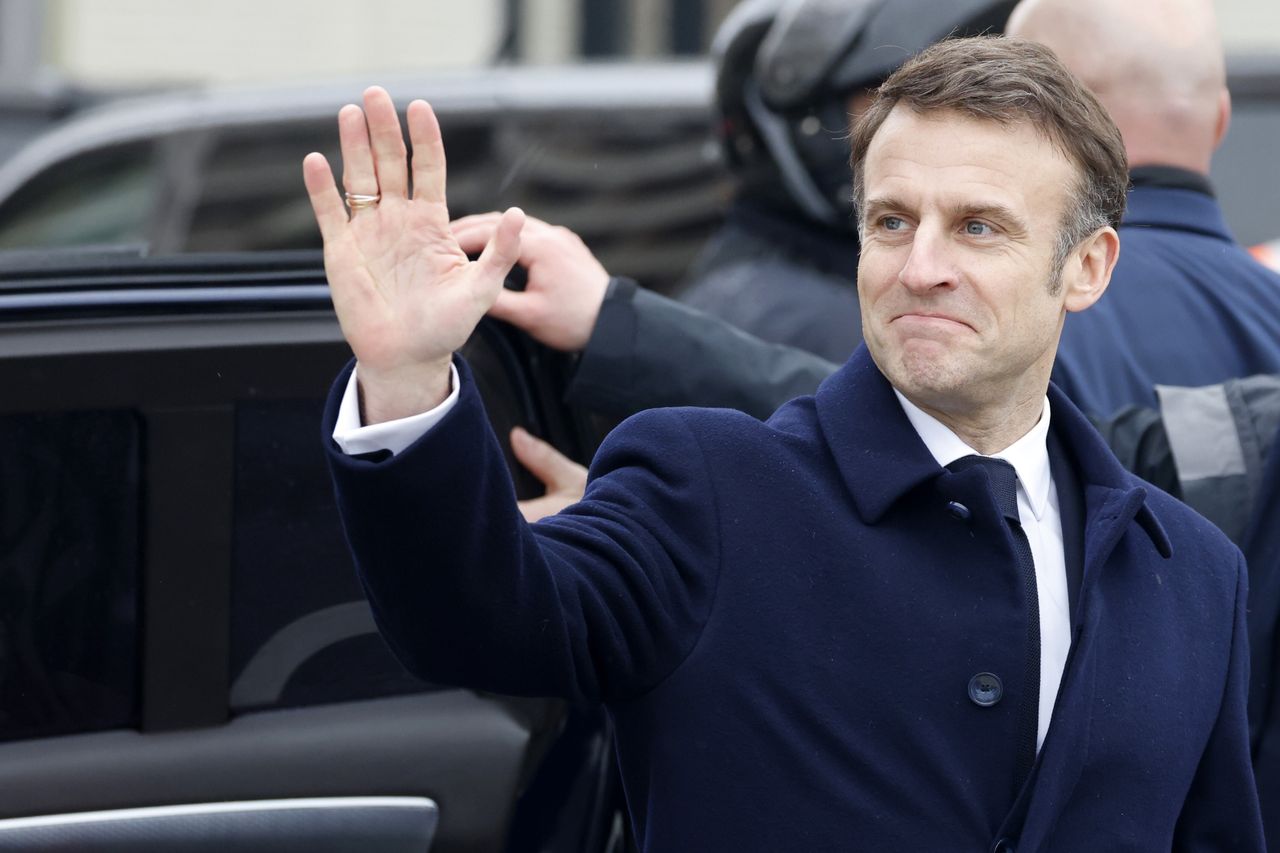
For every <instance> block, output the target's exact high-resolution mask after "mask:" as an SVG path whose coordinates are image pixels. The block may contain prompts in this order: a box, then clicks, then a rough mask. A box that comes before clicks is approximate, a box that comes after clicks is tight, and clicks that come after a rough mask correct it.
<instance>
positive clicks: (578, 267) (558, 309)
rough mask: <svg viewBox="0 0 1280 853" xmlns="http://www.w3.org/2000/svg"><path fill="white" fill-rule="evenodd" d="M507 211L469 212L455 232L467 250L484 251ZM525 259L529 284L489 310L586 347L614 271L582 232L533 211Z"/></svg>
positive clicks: (540, 335) (568, 345) (524, 239)
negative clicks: (552, 222) (537, 216)
mask: <svg viewBox="0 0 1280 853" xmlns="http://www.w3.org/2000/svg"><path fill="white" fill-rule="evenodd" d="M503 215H505V214H498V213H482V214H479V215H476V216H464V217H463V218H461V219H459V220H457V221H456V222H454V223H453V234H454V236H455V237H456V238H457V239H458V242H459V243H460V244H461V245H462V248H463V250H464V251H467V252H472V253H475V252H478V251H480V249H481V248H483V247H484V246H485V245H486V244H488V243H490V242H491V241H492V240H493V239H494V236H495V235H496V234H497V232H498V228H499V225H500V223H501V222H502V221H503V220H502V216H503ZM519 262H520V264H521V266H523V267H524V268H525V269H526V270H527V271H528V273H529V282H528V284H527V285H526V287H525V289H524V290H523V291H514V290H504V291H503V292H502V293H500V294H498V298H497V300H496V301H495V302H494V303H493V307H492V308H491V309H490V311H489V313H490V314H492V315H493V316H494V317H497V318H498V319H499V320H505V321H507V322H508V323H511V324H512V325H513V326H517V327H518V328H520V329H523V330H524V331H526V332H528V333H529V334H530V335H531V336H532V337H533V338H534V339H535V340H537V341H540V342H541V343H544V344H546V345H547V346H549V347H552V348H553V349H558V350H564V351H566V352H577V351H578V350H581V349H582V348H583V347H585V346H586V345H587V341H588V340H590V338H591V332H592V330H593V329H594V328H595V325H596V318H597V317H599V316H600V304H601V303H602V302H604V294H605V290H606V289H607V287H608V285H609V273H608V272H606V271H605V268H604V267H603V266H601V265H600V262H599V261H598V260H596V257H595V255H593V254H591V250H590V249H588V248H587V247H586V244H585V243H583V242H582V239H581V238H580V237H578V235H577V234H575V233H573V232H572V231H570V230H569V229H568V228H564V227H563V226H558V225H548V224H547V223H546V222H543V221H541V220H539V219H533V218H532V217H530V218H529V219H528V221H527V222H526V223H525V227H524V232H523V233H522V235H521V241H520V256H519Z"/></svg>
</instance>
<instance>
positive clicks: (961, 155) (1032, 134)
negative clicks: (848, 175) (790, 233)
mask: <svg viewBox="0 0 1280 853" xmlns="http://www.w3.org/2000/svg"><path fill="white" fill-rule="evenodd" d="M1076 180H1077V169H1076V167H1075V165H1074V164H1073V163H1072V162H1071V161H1070V160H1069V159H1068V158H1067V157H1066V155H1064V154H1063V153H1062V152H1061V151H1059V150H1058V148H1057V147H1056V146H1054V145H1053V144H1052V143H1051V142H1050V141H1049V139H1048V138H1047V137H1046V135H1045V134H1044V133H1042V132H1041V131H1040V130H1039V129H1038V128H1037V127H1036V126H1035V125H1033V124H1032V123H1030V122H1027V121H1024V122H1017V123H1012V124H1001V123H999V122H995V121H989V120H985V119H978V118H974V117H972V116H968V115H965V114H963V113H959V112H956V111H953V110H939V111H933V112H928V113H918V112H916V111H915V110H913V109H911V108H909V107H906V106H903V105H901V104H899V105H898V106H896V107H894V109H893V111H892V112H890V113H889V115H888V117H887V118H886V119H885V121H884V123H883V124H882V125H881V126H880V128H879V130H877V131H876V133H875V136H874V137H872V139H871V144H870V145H869V146H868V148H867V155H866V159H865V160H864V162H863V192H864V196H865V198H866V199H867V200H868V201H871V200H874V199H877V198H882V197H892V198H894V199H896V200H899V201H904V202H905V201H910V202H911V203H913V204H927V203H938V204H945V205H948V206H955V207H965V206H971V205H974V204H1001V205H1004V206H1006V207H1009V208H1011V209H1014V210H1017V211H1019V212H1020V213H1022V214H1024V215H1026V216H1027V217H1028V218H1029V219H1031V220H1038V219H1042V218H1043V219H1046V220H1048V219H1052V220H1053V221H1054V222H1055V223H1056V222H1057V221H1058V217H1059V214H1060V213H1061V211H1062V210H1063V205H1064V204H1065V203H1066V200H1067V197H1068V195H1069V193H1070V190H1071V188H1072V187H1073V186H1074V184H1075V181H1076Z"/></svg>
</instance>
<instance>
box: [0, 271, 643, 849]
mask: <svg viewBox="0 0 1280 853" xmlns="http://www.w3.org/2000/svg"><path fill="white" fill-rule="evenodd" d="M465 354H466V356H467V357H468V359H469V360H470V362H471V364H472V365H473V367H474V368H475V372H476V376H477V380H478V383H479V386H480V390H481V393H482V396H483V397H484V398H485V401H486V404H487V406H488V407H489V412H490V415H491V418H492V420H493V426H494V429H495V431H496V433H497V435H498V436H499V438H500V440H503V441H504V442H505V440H506V437H507V434H508V431H509V430H510V428H511V427H512V426H514V425H516V424H521V425H525V426H527V427H528V428H530V429H531V431H533V432H534V433H535V434H538V435H541V436H543V437H545V438H547V439H548V440H550V441H551V442H552V443H553V444H555V445H557V446H558V447H559V448H560V449H561V450H562V451H564V452H566V453H568V454H569V455H571V456H574V457H577V458H580V459H581V458H582V457H583V456H584V455H586V454H588V453H589V451H590V450H591V446H590V445H591V436H590V434H589V432H590V431H589V429H588V428H587V425H586V422H585V420H583V419H582V418H580V417H579V416H577V415H575V414H574V413H572V412H569V411H567V410H566V409H565V408H564V406H563V405H562V404H561V402H560V400H561V389H562V384H563V380H564V375H565V369H566V368H565V365H564V363H563V362H562V361H561V359H560V358H559V357H557V356H556V355H555V354H553V353H550V352H547V351H545V350H542V349H540V348H538V347H537V346H535V345H533V344H532V343H531V342H530V341H529V340H528V339H526V338H524V337H522V336H521V335H519V334H518V333H516V332H515V331H514V330H512V329H511V328H509V327H504V326H500V325H499V324H496V323H493V322H490V321H486V322H485V323H484V324H482V325H481V327H480V328H479V329H478V330H477V333H476V334H475V336H474V337H473V339H472V340H471V341H470V342H469V344H468V345H467V347H466V350H465ZM349 358H350V352H349V350H348V349H347V347H346V345H345V343H344V342H343V340H342V337H341V335H340V332H339V329H338V326H337V322H336V320H335V318H334V316H333V312H332V308H331V306H330V304H329V297H328V288H327V286H326V284H325V282H324V277H323V271H322V269H321V263H320V258H319V255H318V253H312V252H307V253H284V254H273V255H267V256H255V257H251V256H246V255H233V256H186V257H181V258H159V259H138V258H136V257H129V256H128V255H122V254H107V255H95V254H93V253H92V252H89V253H83V252H82V253H79V254H76V255H71V256H68V257H60V258H59V257H47V256H46V257H41V256H27V257H21V256H19V257H16V258H9V259H7V260H3V261H0V388H3V389H5V393H4V394H3V396H2V397H0V435H2V436H3V441H2V442H0V498H2V500H3V510H2V511H0V849H2V850H10V849H12V850H55V849H57V850H86V851H96V850H134V851H136V850H143V851H145V850H164V851H184V850H223V849H237V850H240V849H245V850H307V851H326V850H362V851H374V850H377V851H381V850H389V851H399V850H417V851H423V850H430V851H433V853H450V851H501V850H512V851H516V850H543V851H566V853H567V851H591V853H596V851H604V850H609V849H620V844H621V843H622V842H620V840H619V838H620V827H621V820H620V818H619V816H618V813H617V810H616V802H617V799H618V797H617V796H616V783H615V781H614V778H615V777H614V775H613V770H612V764H611V762H612V746H611V743H610V740H609V735H608V732H607V731H606V730H605V729H604V724H603V722H602V716H601V715H600V714H599V713H598V712H593V711H591V710H589V709H588V710H585V711H576V710H569V709H566V708H565V706H564V705H563V704H562V703H559V702H555V701H551V700H541V699H510V698H504V697H498V696H489V695H480V694H477V693H475V692H471V691H467V690H459V689H453V688H448V687H442V686H439V685H432V684H424V683H422V682H420V681H418V680H416V679H414V678H413V677H411V676H409V675H408V674H407V673H405V672H404V671H403V670H402V668H401V667H400V666H399V664H398V663H397V662H396V661H395V660H394V659H393V658H392V656H391V655H390V653H389V652H388V650H387V648H386V646H385V645H384V644H383V643H382V641H381V639H380V638H379V637H378V635H377V634H376V632H375V629H374V626H373V622H372V619H371V617H370V614H369V610H368V608H367V606H366V605H365V603H364V599H363V596H362V594H361V590H360V588H359V585H358V583H357V581H356V579H355V575H354V572H353V569H352V564H351V558H350V556H349V554H348V551H347V548H346V545H345V542H344V540H343V536H342V532H341V528H340V524H339V520H338V516H337V512H336V509H335V506H334V502H333V498H332V494H331V488H330V483H329V478H328V473H327V471H326V469H325V464H324V459H323V454H322V448H321V443H320V442H321V437H320V435H319V422H320V412H321V406H322V402H323V399H324V396H325V394H326V392H327V390H328V387H329V384H330V383H331V382H332V381H333V378H334V377H335V376H336V374H337V372H338V370H339V369H340V368H341V366H342V365H343V364H344V363H345V362H346V361H347V359H349ZM509 452H510V451H509V448H508V454H509ZM515 481H516V486H517V491H518V493H519V494H520V495H521V496H522V497H529V496H533V495H536V494H538V493H539V492H540V487H539V485H538V484H537V483H536V481H533V480H532V478H531V477H529V475H527V474H526V473H525V472H523V471H519V470H517V471H515Z"/></svg>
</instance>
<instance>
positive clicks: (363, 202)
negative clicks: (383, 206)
mask: <svg viewBox="0 0 1280 853" xmlns="http://www.w3.org/2000/svg"><path fill="white" fill-rule="evenodd" d="M343 195H344V196H346V197H347V207H349V208H351V209H352V210H353V211H354V210H364V209H365V208H366V207H377V206H378V202H380V201H382V194H381V193H374V194H373V195H365V194H363V193H343Z"/></svg>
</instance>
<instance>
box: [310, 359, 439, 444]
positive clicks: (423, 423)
mask: <svg viewBox="0 0 1280 853" xmlns="http://www.w3.org/2000/svg"><path fill="white" fill-rule="evenodd" d="M358 370H359V366H358V365H357V367H356V368H355V369H353V370H352V371H351V379H350V380H348V382H347V390H346V391H345V392H344V393H343V395H342V404H341V405H340V406H339V407H338V422H337V423H336V424H334V426H333V440H334V441H335V442H337V443H338V447H340V448H342V452H343V453H345V454H347V455H348V456H355V455H356V454H359V453H376V452H377V451H379V450H390V451H391V455H392V456H394V455H396V454H397V453H399V452H400V451H402V450H404V449H405V448H406V447H408V446H409V445H411V444H413V443H414V442H415V441H417V440H418V439H420V438H422V436H424V435H426V434H427V433H428V432H429V431H430V430H431V428H432V427H434V426H435V425H436V424H438V423H439V422H440V421H441V419H443V418H444V416H445V415H447V414H449V411H450V410H451V409H452V408H453V407H454V405H455V404H456V403H457V402H458V385H459V379H458V368H456V367H454V366H453V365H452V364H450V365H449V389H450V390H449V396H448V397H446V398H445V400H444V402H443V403H441V404H440V405H438V406H436V407H435V408H434V409H432V410H431V411H429V412H423V413H422V414H420V415H410V416H409V417H407V418H401V419H400V420H398V421H386V422H385V423H380V424H373V425H372V426H364V425H362V424H361V423H360V397H359V396H358V392H357V391H356V372H357V371H358Z"/></svg>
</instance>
